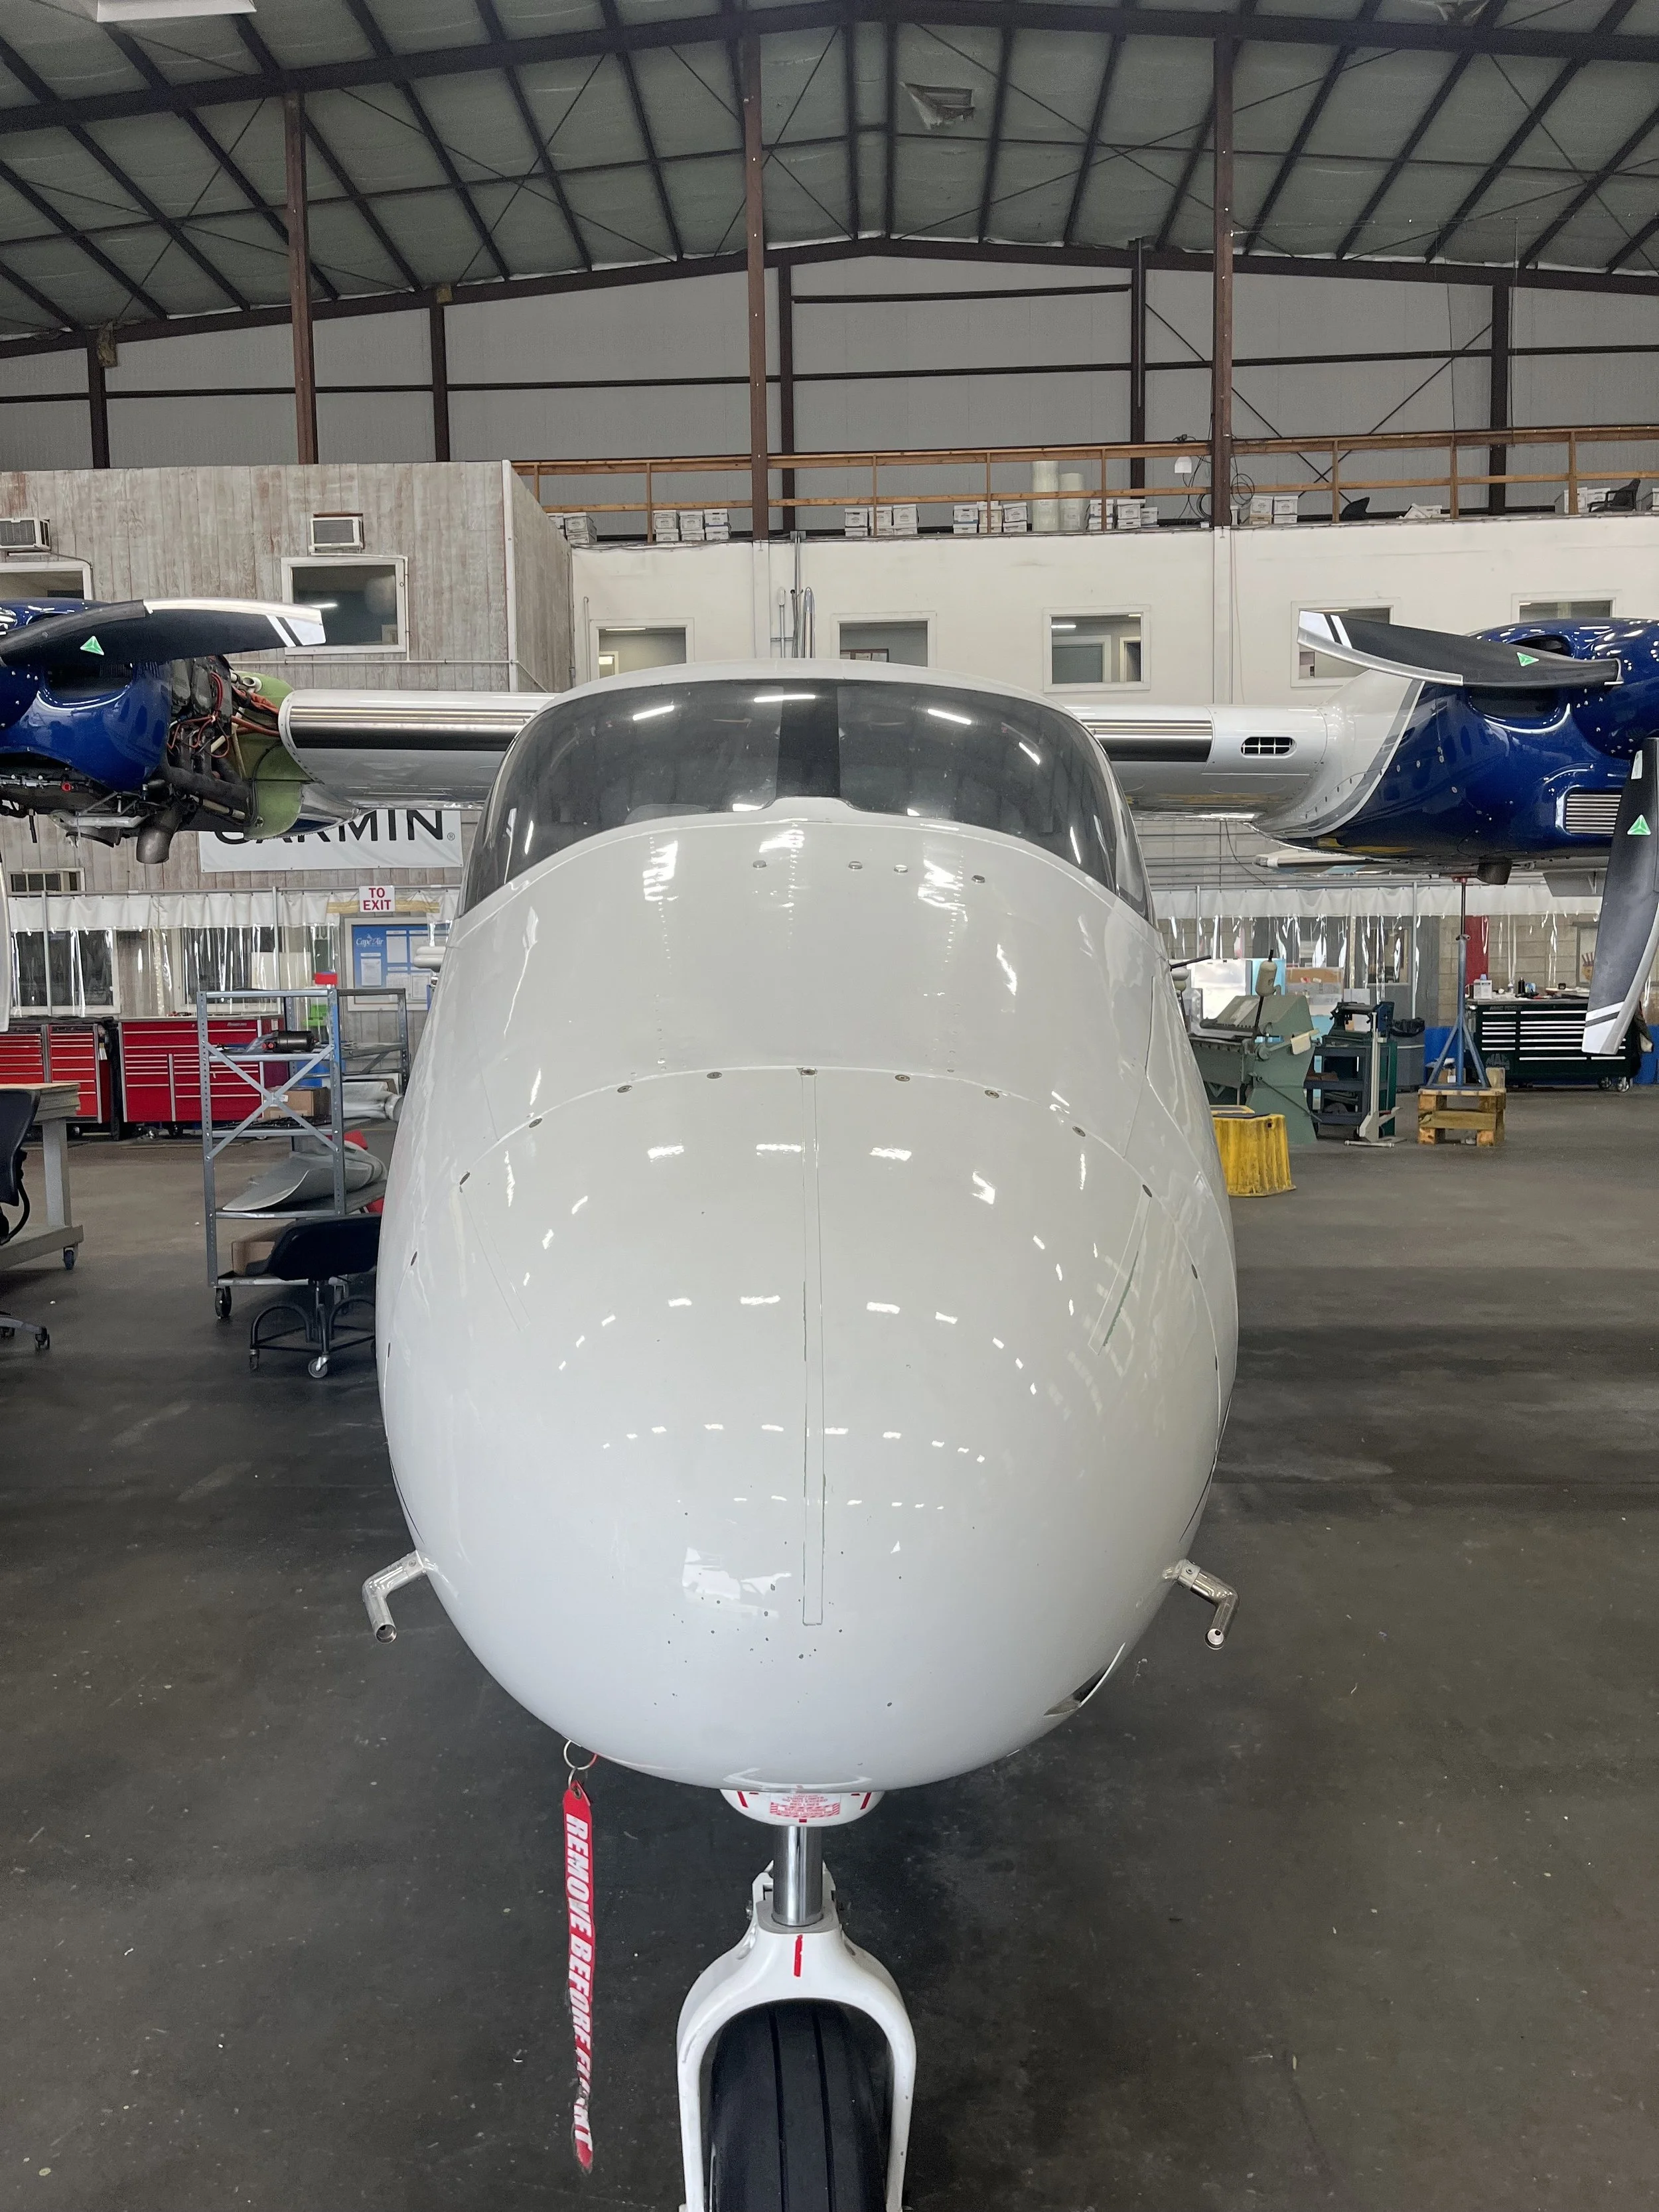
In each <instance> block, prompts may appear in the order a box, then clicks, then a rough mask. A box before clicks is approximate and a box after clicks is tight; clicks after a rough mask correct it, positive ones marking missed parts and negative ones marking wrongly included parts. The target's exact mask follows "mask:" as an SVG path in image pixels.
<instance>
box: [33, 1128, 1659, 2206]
mask: <svg viewBox="0 0 1659 2212" xmlns="http://www.w3.org/2000/svg"><path fill="white" fill-rule="evenodd" d="M1656 1168H1659V1095H1656V1094H1655V1093H1653V1092H1638V1093H1635V1094H1633V1095H1632V1096H1629V1097H1622V1098H1620V1097H1602V1096H1601V1095H1599V1094H1594V1095H1589V1096H1582V1095H1581V1096H1571V1095H1558V1096H1543V1095H1534V1096H1528V1097H1517V1098H1516V1100H1514V1101H1513V1103H1512V1104H1511V1107H1510V1143H1509V1146H1508V1147H1507V1149H1506V1150H1505V1151H1504V1152H1501V1153H1498V1154H1496V1155H1488V1154H1480V1155H1474V1154H1472V1153H1470V1152H1463V1151H1456V1152H1451V1151H1446V1150H1440V1151H1435V1152H1431V1151H1428V1150H1426V1149H1419V1147H1418V1146H1415V1145H1412V1144H1407V1145H1402V1146H1401V1147H1400V1148H1399V1149H1398V1150H1396V1151H1394V1152H1388V1153H1380V1154H1374V1155H1369V1156H1361V1155H1355V1154H1353V1153H1351V1152H1343V1151H1336V1150H1334V1149H1321V1150H1320V1151H1318V1152H1299V1153H1298V1154H1297V1156H1296V1170H1297V1182H1298V1188H1297V1191H1296V1193H1295V1194H1293V1195H1291V1196H1288V1197H1283V1198H1279V1199H1274V1200H1256V1201H1255V1202H1254V1203H1246V1204H1243V1205H1241V1206H1240V1207H1239V1208H1238V1209H1237V1229H1238V1243H1239V1253H1240V1260H1241V1263H1242V1273H1243V1310H1244V1342H1243V1361H1242V1366H1241V1370H1240V1378H1239V1386H1238V1390H1237V1396H1236V1398H1235V1400H1234V1407H1233V1416H1232V1422H1231V1428H1230V1430H1229V1431H1228V1437H1227V1442H1226V1446H1225V1451H1224V1455H1223V1462H1222V1470H1221V1480H1220V1484H1219V1486H1218V1492H1217V1494H1216V1498H1215V1501H1214V1504H1213V1505H1212V1510H1211V1512H1210V1516H1209V1519H1208V1522H1207V1523H1206V1527H1205V1529H1204V1531H1203V1532H1202V1538H1201V1541H1200V1544H1199V1546H1198V1547H1197V1549H1198V1552H1199V1555H1200V1558H1201V1559H1202V1560H1203V1561H1204V1562H1205V1563H1206V1565H1210V1566H1212V1567H1213V1568H1214V1569H1216V1570H1217V1571H1218V1572H1220V1573H1222V1574H1223V1575H1225V1576H1227V1577H1229V1578H1231V1580H1233V1581H1234V1582H1236V1583H1237V1584H1238V1585H1239V1586H1240V1588H1241V1589H1242V1590H1243V1605H1242V1607H1241V1609H1240V1613H1239V1615H1238V1620H1237V1626H1236V1628H1235V1631H1234V1633H1233V1637H1232V1638H1231V1641H1230V1642H1229V1644H1228V1646H1227V1648H1226V1650H1225V1652H1223V1653H1221V1654H1217V1653H1214V1652H1212V1651H1211V1650H1208V1649H1207V1648H1206V1644H1205V1642H1204V1636H1203V1630H1204V1627H1205V1625H1206V1621H1207V1620H1208V1617H1209V1616H1208V1613H1207V1610H1206V1608H1205V1607H1202V1606H1201V1605H1200V1604H1199V1603H1198V1602H1197V1601H1195V1600H1192V1599H1188V1598H1187V1597H1185V1596H1180V1597H1177V1598H1176V1599H1175V1600H1174V1601H1172V1602H1171V1603H1170V1605H1169V1606H1168V1607H1166V1608H1165V1610H1164V1613H1163V1614H1162V1615H1161V1617H1160V1618H1159V1620H1158V1622H1157V1624H1156V1626H1155V1627H1154V1629H1153V1631H1152V1634H1151V1635H1150V1636H1149V1637H1148V1638H1147V1640H1146V1644H1144V1645H1143V1647H1142V1649H1141V1651H1140V1653H1139V1656H1137V1659H1136V1661H1135V1663H1134V1665H1133V1669H1132V1670H1130V1671H1128V1672H1127V1673H1126V1674H1125V1676H1124V1677H1123V1678H1122V1679H1121V1680H1120V1681H1118V1682H1116V1683H1115V1684H1113V1685H1112V1686H1110V1688H1109V1691H1108V1692H1105V1693H1103V1695H1102V1696H1101V1697H1100V1698H1098V1699H1097V1700H1096V1701H1095V1703H1094V1704H1093V1705H1091V1707H1090V1708H1089V1709H1088V1711H1086V1712H1085V1714H1084V1715H1083V1716H1082V1717H1080V1718H1079V1719H1078V1720H1077V1721H1075V1722H1073V1723H1072V1724H1071V1725H1070V1726H1069V1727H1068V1728H1066V1729H1063V1730H1061V1731H1060V1733H1059V1734H1057V1735H1054V1736H1052V1737H1050V1738H1049V1739H1048V1741H1045V1742H1044V1743H1042V1745H1040V1746H1038V1747H1036V1749H1035V1750H1033V1751H1030V1752H1028V1753H1025V1754H1024V1755H1023V1756H1021V1757H1019V1758H1017V1759H1012V1760H1010V1761H1008V1762H1007V1763H1006V1765H1003V1766H1000V1767H999V1768H997V1769H995V1770H994V1771H989V1772H986V1773H981V1774H978V1775H975V1776H971V1777H969V1778H967V1779H965V1780H963V1781H960V1782H957V1783H953V1784H949V1785H948V1786H945V1787H942V1788H939V1789H933V1790H922V1791H918V1792H915V1793H913V1794H911V1795H908V1796H903V1797H900V1798H896V1799H891V1800H890V1801H889V1802H888V1803H887V1805H885V1806H884V1808H882V1810H881V1811H880V1813H879V1814H878V1815H876V1816H875V1817H874V1818H873V1819H872V1820H869V1821H868V1822H867V1823H866V1824H865V1825H864V1826H861V1827H859V1828H856V1829H854V1830H853V1831H851V1832H849V1833H848V1834H847V1835H846V1836H845V1837H844V1838H839V1839H837V1841H836V1844H835V1845H834V1848H833V1850H832V1852H831V1854H830V1857H831V1862H832V1863H833V1865H834V1866H835V1868H836V1873H837V1875H838V1876H839V1878H840V1881H841V1883H842V1888H843V1892H844V1893H846V1894H847V1895H848V1898H849V1899H850V1904H851V1921H852V1925H853V1929H854V1934H855V1935H856V1936H858V1938H859V1939H860V1940H861V1941H863V1942H866V1943H868V1944H869V1945H870V1946H871V1947H872V1948H874V1949H875V1950H876V1951H877V1952H878V1954H880V1955H881V1956H882V1957H884V1959H885V1960H887V1961H888V1963H889V1964H890V1966H892V1968H893V1970H894V1971H895V1972H896V1974H897V1976H898V1978H899V1980H900V1983H901V1984H902V1987H903V1988H904V1990H905V1992H906V1995H907V1996H908V2000H909V2002H910V2005H911V2008H912V2010H913V2012H914V2015H915V2021H916V2027H917V2030H918V2034H919V2038H920V2042H921V2083H920V2100H921V2101H920V2110H919V2112H918V2115H917V2122H916V2129H915V2139H914V2150H913V2164H912V2176H913V2183H912V2188H911V2191H910V2196H911V2199H912V2201H913V2203H914V2204H915V2207H917V2208H918V2212H987V2208H991V2207H996V2208H1000V2212H1085V2208H1093V2212H1130V2208H1146V2212H1203V2209H1204V2208H1223V2212H1233V2208H1245V2207H1249V2208H1271V2209H1272V2212H1279V2208H1283V2212H1291V2208H1302V2207H1313V2206H1326V2205H1334V2206H1338V2207H1341V2208H1345V2212H1353V2208H1360V2207H1363V2208H1366V2212H1528V2208H1534V2207H1536V2208H1539V2212H1569V2209H1570V2208H1576V2207H1579V2206H1585V2205H1590V2204H1595V2205H1616V2206H1619V2207H1620V2208H1628V2207H1632V2206H1643V2205H1653V2204H1656V2203H1659V2179H1656V2177H1659V2131H1656V2127H1655V2118H1654V2107H1655V2101H1656V2091H1655V2080H1656V2075H1655V2070H1654V2052H1655V2050H1656V2048H1659V2005H1656V1996H1655V1982H1656V1966H1659V1912H1656V1889H1655V1869H1656V1863H1659V1853H1656V1838H1659V1756H1656V1751H1655V1746H1656V1742H1659V1732H1656V1719H1659V1694H1656V1683H1655V1667H1654V1656H1653V1655H1654V1650H1655V1601H1654V1595H1653V1584H1654V1561H1655V1535H1656V1502H1659V1490H1656V1484H1655V1458H1654V1435H1655V1429H1656V1421H1659V1389H1656V1377H1659V1367H1656V1360H1655V1337H1656V1331H1659V1322H1656V1307H1659V1234H1656V1231H1659V1174H1656ZM75 1171H76V1187H77V1190H78V1193H79V1195H80V1199H81V1212H82V1215H83V1217H84V1218H85V1220H86V1222H87V1224H88V1236H87V1243H86V1247H85V1250H84V1253H83V1255H82V1265H81V1267H79V1268H78V1270H77V1271H76V1273H75V1274H74V1275H73V1276H67V1275H64V1274H63V1273H58V1272H54V1273H35V1274H33V1275H23V1274H16V1275H7V1276H4V1277H0V1303H4V1304H14V1305H15V1306H16V1307H18V1308H20V1309H21V1310H24V1311H27V1312H33V1313H36V1314H40V1315H41V1316H44V1317H46V1319H47V1320H48V1321H49V1322H50V1325H51V1328H52V1351H51V1352H50V1353H49V1354H47V1355H46V1357H44V1358H35V1357H34V1356H33V1354H32V1353H31V1352H28V1351H27V1349H25V1348H23V1346H22V1344H21V1340H14V1341H13V1342H11V1343H9V1344H0V1653H3V1659H0V1665H3V1698H4V1704H3V1715H4V1728H3V1733H0V1833H3V1838H4V1868H5V1873H4V1879H5V1880H6V1881H8V1882H9V1885H10V1889H9V1905H10V1910H9V1914H8V1916H7V1924H6V1934H5V1936H4V1940H3V1942H0V2075H3V2081H4V2089H3V2109H4V2112H5V2118H4V2121H3V2124H0V2206H3V2207H4V2208H7V2209H8V2212H9V2208H10V2207H11V2206H13V2205H19V2206H24V2205H27V2206H40V2207H46V2206H49V2205H53V2204H56V2205H59V2206H64V2207H73V2208H75V2212H227V2208H231V2207H238V2208H240V2207H250V2208H269V2212H295V2208H303V2212H343V2208H346V2207H355V2206H369V2207H374V2208H382V2212H439V2208H443V2212H464V2208H467V2207H477V2208H484V2207H488V2208H489V2212H518V2209H519V2208H532V2207H534V2208H550V2212H552V2209H553V2208H558V2207H561V2206H567V2205H568V2206H571V2207H574V2206H576V2205H577V2204H579V2203H580V2204H585V2205H586V2206H588V2207H595V2208H608V2209H609V2212H616V2208H622V2207H635V2206H639V2207H650V2208H652V2212H671V2208H672V2207H674V2206H676V2205H678V2202H679V2192H678V2160H677V2141H676V2132H675V2115H674V2105H673V2085H672V2069H671V2051H672V2032H673V2023H674V2018H675V2015H676V2012H677V2010H678V2005H679V2002H680V1999H681V1996H682V1995H683V1993H684V1990H685V1988H686V1987H687V1985H688V1984H690V1981H691V1979H692V1978H693V1977H694V1975H695V1974H696V1972H697V1971H698V1969H699V1968H700V1966H702V1964H703V1963H704V1962H705V1961H706V1960H708V1958H710V1957H711V1956H713V1955H714V1954H715V1953H716V1952H717V1951H719V1950H720V1949H722V1948H724V1947H725V1946H726V1944H727V1943H729V1942H732V1940H733V1939H734V1938H735V1936H736V1935H737V1934H738V1930H739V1928H740V1925H741V1919H742V1912H743V1905H744V1897H745V1894H746V1892H747V1887H748V1884H749V1881H750V1878H751V1876H752V1875H753V1874H754V1873H755V1871H756V1869H757V1865H758V1863H759V1862H760V1860H761V1857H762V1856H763V1844H762V1841H761V1838H759V1837H758V1835H757V1832H756V1831H755V1830H754V1829H752V1828H750V1827H749V1826H746V1825H745V1824H744V1822H743V1821H741V1820H738V1819H737V1818H736V1817H735V1816H734V1815H732V1814H729V1813H727V1812H726V1810H725V1808H723V1807H722V1806H720V1804H719V1803H718V1802H715V1801H713V1800H710V1799H706V1798H703V1797H701V1796H697V1795H694V1794H693V1793H691V1792H690V1791H684V1790H677V1789H674V1788H671V1787H670V1786H668V1785H665V1784H657V1783H653V1782H651V1781H647V1780H644V1779H642V1778H639V1777H637V1776H634V1775H630V1774H627V1773H624V1772H623V1771H620V1770H612V1769H601V1770H600V1772H599V1777H598V1778H597V1782H596V1785H595V1790H594V1796H595V1801H596V1804H597V1808H598V1820H599V1844H598V1854H599V1856H598V1864H599V1899H600V1905H599V1910H600V1939H601V1952H600V1966H599V2008H598V2033H599V2057H598V2085H597V2093H596V2097H595V2104H594V2118H595V2123H596V2126H597V2130H598V2136H599V2165H598V2169H597V2172H596V2173H595V2176H594V2177H593V2179H592V2181H591V2182H588V2183H586V2184H584V2183H583V2182H581V2181H580V2179H579V2177H578V2175H577V2173H576V2172H575V2170H574V2166H573V2164H572V2161H571V2159H570V2155H569V2152H568V2148H567V2138H566V2133H565V2130H566V2125H567V2118H568V2074H569V2062H568V2049H569V2045H568V2021H567V2019H566V2015H565V2013H564V2008H563V2003H562V1963H563V1936H562V1917H561V1911H560V1902H559V1875H558V1869H557V1864H556V1838H557V1832H558V1826H557V1805H558V1796H559V1791H560V1787H561V1784H562V1771H561V1768H560V1765H559V1757H558V1749H559V1747H558V1746H557V1744H556V1743H555V1742H554V1741H551V1740H550V1737H549V1736H548V1735H547V1734H546V1733H545V1732H544V1730H543V1729H540V1728H539V1727H538V1725H537V1724H536V1723H533V1722H532V1721H531V1720H530V1719H529V1718H528V1717H526V1715H525V1714H524V1713H522V1712H521V1711H519V1710H518V1708H517V1707H516V1706H514V1705H512V1704H511V1703H510V1702H509V1701H508V1700H507V1698H506V1697H505V1695H504V1694H503V1693H502V1692H501V1691H500V1690H498V1689H497V1688H496V1687H495V1685H494V1683H493V1682H491V1681H489V1680H488V1679H486V1677H485V1676H484V1675H483V1674H482V1673H481V1671H480V1670H479V1668H477V1665H476V1664H475V1662H473V1660H472V1659H471V1656H469V1654H468V1653H467V1652H466V1650H465V1649H464V1648H463V1647H462V1646H461V1644H459V1641H458V1640H457V1638H456V1637H455V1636H454V1634H453V1632H452V1631H451V1630H450V1629H449V1627H448V1626H447V1624H446V1623H445V1622H444V1620H442V1618H441V1615H440V1613H439V1612H438V1609H437V1607H436V1604H435V1601H434V1600H433V1598H432V1597H431V1595H430V1594H429V1593H428V1592H426V1591H416V1592H414V1593H410V1594H405V1595H404V1598H403V1599H402V1601H401V1602H400V1606H399V1615H398V1617H399V1620H400V1624H401V1633H400V1636H399V1639H398V1643H397V1644H396V1645H395V1646H394V1647H391V1648H386V1647H377V1646H376V1645H375V1644H374V1643H373V1642H372V1641H371V1639H370V1638H369V1636H368V1632H367V1629H366V1627H365V1625H364V1620H363V1615H362V1608H361V1607H360V1605H359V1602H358V1597H357V1585H358V1583H359V1581H360V1579H361V1578H362V1575H363V1574H364V1573H365V1572H366V1571H368V1570H369V1569H371V1568H373V1567H376V1566H379V1565H382V1564H383V1563H384V1562H385V1561H386V1560H387V1559H392V1557H394V1556H395V1555H396V1554H397V1553H400V1552H401V1551H403V1550H404V1548H405V1547H406V1541H407V1540H406V1537H405V1534H404V1528H403V1523H402V1522H401V1519H400V1517H399V1516H398V1509H397V1505H396V1503H395V1501H394V1498H393V1496H392V1487H391V1484H390V1481H389V1480H388V1475H387V1469H386V1453H385V1449H384V1445H383V1443H382V1439H381V1432H380V1419H379V1415H378V1411H377V1407H376V1400H375V1392H374V1382H373V1379H372V1376H371V1374H370V1372H369V1370H368V1366H367V1364H364V1363H363V1361H362V1355H359V1356H358V1360H357V1363H356V1364H351V1365H349V1366H347V1368H346V1369H345V1370H343V1372H341V1373H340V1374H338V1375H337V1376H336V1377H334V1378H333V1379H331V1381H330V1382H329V1383H326V1384H322V1385H318V1384H313V1383H310V1382H308V1381H307V1379H306V1378H305V1376H304V1375H303V1373H302V1372H301V1370H300V1369H299V1368H298V1366H297V1365H296V1364H289V1363H281V1364H270V1365H269V1366H268V1368H267V1370H266V1371H264V1372H263V1373H261V1374H259V1375H258V1376H250V1374H249V1373H248V1371H247V1367H246V1358H245V1357H244V1352H243V1340H244V1329H245V1325H246V1314H245V1313H244V1312H242V1311H240V1310H239V1316H238V1323H237V1325H236V1326H235V1327H234V1328H233V1329H226V1328H217V1327H216V1325H215V1323H214V1322H213V1319H212V1316H211V1313H210V1307H209V1303H208V1297H207V1293H206V1291H205V1290H204V1287H203V1284H202V1280H201V1274H200V1266H201V1263H200V1258H199V1249H200V1248H199V1243H198V1237H199V1230H198V1228H197V1216H198V1213H199V1182H198V1176H197V1156H196V1154H195V1153H194V1152H193V1151H192V1149H191V1147H189V1146H127V1147H124V1148H122V1149H120V1150H118V1151H112V1150H110V1149H108V1148H103V1149H100V1148H98V1147H96V1146H92V1145H88V1146H82V1147H80V1148H79V1149H78V1151H77V1152H76V1158H75ZM48 2169H49V2171H48Z"/></svg>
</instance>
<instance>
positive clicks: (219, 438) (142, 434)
mask: <svg viewBox="0 0 1659 2212" xmlns="http://www.w3.org/2000/svg"><path fill="white" fill-rule="evenodd" d="M175 343H183V341H182V340H179V341H175ZM112 373H113V372H112ZM109 447H110V459H111V460H112V462H113V464H114V465H115V466H116V467H117V468H118V469H156V468H167V467H210V466H213V465H216V464H217V465H225V466H231V465H234V464H236V463H237V462H240V461H248V462H258V461H279V462H280V461H291V460H293V459H294V457H295V451H296V447H295V436H294V401H293V398H291V397H290V395H289V394H288V393H287V392H283V393H282V394H280V395H273V396H270V397H267V398H245V397H240V396H237V395H235V394H231V395H228V396H222V395H219V394H214V395H212V396H211V397H208V396H203V397H197V398H188V399H141V398H131V399H127V398H118V396H117V395H116V393H115V392H111V393H110V401H109Z"/></svg>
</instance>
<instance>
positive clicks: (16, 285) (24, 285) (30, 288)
mask: <svg viewBox="0 0 1659 2212" xmlns="http://www.w3.org/2000/svg"><path fill="white" fill-rule="evenodd" d="M0 279H3V280H4V282H5V283H8V284H9V285H10V286H11V288H12V289H13V291H15V292H21V294H22V295H23V297H24V298H25V299H26V300H33V302H34V304H35V306H36V307H40V309H42V310H43V311H44V312H45V313H46V314H48V315H50V316H51V317H52V320H53V322H54V323H61V324H62V325H63V326H64V329H65V330H66V331H72V330H73V329H74V328H75V327H76V324H75V318H74V316H73V315H72V314H70V312H69V309H68V308H67V307H59V306H58V302H57V301H56V300H53V299H52V298H50V297H49V296H48V295H46V293H45V292H43V291H42V290H41V289H40V286H39V285H38V284H31V283H30V282H29V280H28V278H27V276H20V275H19V274H18V272H17V270H15V269H14V268H13V267H12V265H11V264H10V263H9V261H0Z"/></svg>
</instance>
